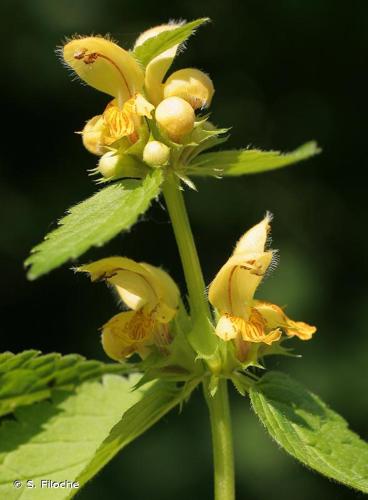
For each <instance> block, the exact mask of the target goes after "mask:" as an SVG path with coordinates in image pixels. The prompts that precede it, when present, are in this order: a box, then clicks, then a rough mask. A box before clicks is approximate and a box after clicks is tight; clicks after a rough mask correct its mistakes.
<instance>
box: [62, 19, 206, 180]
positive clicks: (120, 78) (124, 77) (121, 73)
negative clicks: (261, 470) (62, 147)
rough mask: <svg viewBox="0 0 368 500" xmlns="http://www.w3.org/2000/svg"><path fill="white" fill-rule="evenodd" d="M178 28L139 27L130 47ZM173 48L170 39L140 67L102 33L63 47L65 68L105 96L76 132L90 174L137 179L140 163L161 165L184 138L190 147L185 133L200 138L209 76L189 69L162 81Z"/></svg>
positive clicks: (132, 56)
mask: <svg viewBox="0 0 368 500" xmlns="http://www.w3.org/2000/svg"><path fill="white" fill-rule="evenodd" d="M178 26H180V24H175V23H171V24H164V25H161V26H156V27H155V28H151V29H149V30H147V31H145V32H144V33H142V34H141V35H140V36H139V37H138V39H137V41H136V43H135V46H134V51H135V50H136V49H139V47H141V46H142V45H143V44H144V43H145V42H146V41H147V40H149V39H151V38H153V37H156V36H157V35H158V34H160V33H162V32H165V31H170V30H173V29H176V28H177V27H178ZM178 49H179V45H175V46H173V47H171V48H169V49H168V50H165V51H163V52H162V53H160V54H159V55H157V56H156V57H154V58H152V59H151V60H150V61H149V63H148V64H147V65H146V66H145V67H144V68H143V67H142V65H141V64H139V62H138V61H137V59H136V57H135V52H134V51H133V52H130V51H127V50H125V49H123V48H121V47H120V46H119V45H117V44H116V43H114V42H113V41H111V40H110V39H108V38H103V37H79V38H75V39H72V40H70V41H68V42H67V43H66V44H65V45H64V47H63V58H64V61H65V63H66V64H67V65H68V67H70V68H71V69H72V70H73V71H74V72H75V73H76V74H77V75H78V76H79V77H80V78H81V79H82V80H83V81H84V82H86V83H87V84H88V85H91V86H92V87H94V88H96V89H97V90H100V91H102V92H104V93H106V94H108V95H110V96H111V97H112V98H113V99H112V100H111V101H110V102H109V103H108V104H107V106H106V108H105V110H104V111H103V113H102V114H101V115H97V116H94V117H93V118H91V119H90V120H89V121H88V122H87V123H86V125H85V127H84V128H83V130H82V140H83V144H84V146H85V147H86V149H87V150H88V151H90V152H91V153H93V154H95V155H98V156H100V160H99V162H98V167H97V169H96V170H95V172H98V173H99V174H100V175H102V177H103V178H105V179H109V180H111V179H115V178H118V177H143V176H144V175H145V174H146V173H147V166H148V167H162V166H166V165H168V164H169V163H170V159H171V152H172V150H173V149H176V150H177V149H178V148H179V149H180V148H182V149H184V148H185V146H186V145H187V144H189V143H190V144H191V146H192V147H193V140H194V141H195V139H194V137H192V135H196V136H197V138H198V137H199V138H200V139H202V137H201V134H200V131H201V129H205V128H206V125H205V123H206V120H207V118H206V117H205V118H203V117H200V116H199V115H198V113H200V112H201V110H204V109H206V108H208V106H209V105H210V103H211V100H212V97H213V94H214V87H213V84H212V81H211V79H210V78H209V76H208V75H206V74H205V73H203V72H202V71H200V70H198V69H196V68H186V69H181V70H178V71H175V72H174V73H172V74H171V75H170V76H169V77H168V78H166V80H165V77H166V74H167V72H168V70H169V68H170V66H171V64H172V62H173V60H174V58H175V56H176V55H177V52H178ZM198 132H199V134H198ZM194 143H195V142H194ZM198 143H199V142H198ZM132 163H133V164H134V165H132Z"/></svg>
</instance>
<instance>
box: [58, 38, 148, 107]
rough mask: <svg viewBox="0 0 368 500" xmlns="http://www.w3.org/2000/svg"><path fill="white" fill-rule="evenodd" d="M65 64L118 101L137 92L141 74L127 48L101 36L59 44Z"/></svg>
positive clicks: (88, 82) (141, 81) (140, 84)
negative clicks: (61, 45)
mask: <svg viewBox="0 0 368 500" xmlns="http://www.w3.org/2000/svg"><path fill="white" fill-rule="evenodd" d="M63 56H64V60H65V62H66V64H67V65H68V66H70V67H71V68H72V69H73V71H75V72H76V73H77V75H78V76H79V77H80V78H81V79H82V80H84V81H85V82H86V83H87V84H88V85H90V86H91V87H94V88H95V89H97V90H100V91H101V92H105V93H106V94H109V95H111V96H113V97H116V98H117V99H118V101H119V104H122V103H123V102H125V101H126V100H128V99H129V98H131V97H133V96H134V94H136V93H137V92H140V91H141V89H142V87H143V83H144V74H143V71H142V69H141V67H140V66H139V65H138V63H137V61H136V60H135V59H134V57H132V56H131V55H130V54H129V52H127V51H126V50H124V49H122V48H121V47H119V45H117V44H116V43H113V42H111V41H110V40H107V39H106V38H102V37H85V38H76V39H74V40H71V41H70V42H68V43H66V44H65V46H64V48H63Z"/></svg>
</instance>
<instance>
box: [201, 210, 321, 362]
mask: <svg viewBox="0 0 368 500" xmlns="http://www.w3.org/2000/svg"><path fill="white" fill-rule="evenodd" d="M270 221H271V217H270V215H268V214H267V215H266V217H265V218H264V219H263V220H262V221H261V222H260V223H259V224H257V225H256V226H254V227H252V228H251V229H250V230H249V231H247V232H246V233H245V234H244V235H243V236H242V238H241V239H240V240H239V242H238V243H237V245H236V247H235V250H234V252H233V254H232V256H231V257H230V258H229V260H228V261H227V262H226V263H225V265H224V266H222V268H221V269H220V271H219V272H218V274H217V276H216V277H215V279H214V280H213V282H212V283H211V285H210V287H209V301H210V302H211V304H212V305H213V306H214V307H215V308H216V309H217V310H218V311H219V313H220V319H219V321H218V323H217V326H216V334H217V335H218V336H219V337H220V338H222V339H223V340H234V342H235V346H236V351H237V355H238V357H239V358H240V359H241V360H244V359H245V357H246V354H247V350H248V348H249V342H255V343H259V342H263V343H265V344H268V345H270V344H272V343H273V342H276V341H278V340H280V338H281V336H282V333H283V332H285V334H286V335H287V336H288V337H293V336H297V337H299V338H300V339H302V340H308V339H310V338H311V337H312V335H313V334H314V333H315V331H316V328H315V327H314V326H310V325H308V324H306V323H303V322H300V321H293V320H291V319H289V318H288V317H287V316H286V314H285V313H284V311H283V310H282V309H281V308H280V307H279V306H276V305H274V304H270V303H268V302H263V301H259V300H255V299H254V294H255V291H256V289H257V287H258V285H259V284H260V283H261V281H262V279H263V277H264V275H265V273H266V271H267V269H269V267H270V265H271V263H272V261H273V260H274V256H275V252H274V251H273V250H266V244H267V239H268V234H269V231H270Z"/></svg>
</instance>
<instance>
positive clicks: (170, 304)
mask: <svg viewBox="0 0 368 500" xmlns="http://www.w3.org/2000/svg"><path fill="white" fill-rule="evenodd" d="M141 266H142V267H143V268H144V269H145V270H146V271H148V273H149V274H150V275H151V277H152V278H151V279H152V282H153V283H154V284H155V285H154V286H155V290H156V293H157V295H158V305H157V306H156V309H155V318H156V319H157V321H160V322H161V323H168V322H169V321H171V320H172V319H173V317H174V316H175V314H176V313H177V309H178V306H179V295H180V292H179V289H178V287H177V286H176V283H175V281H174V280H173V279H172V278H171V276H170V275H169V274H168V273H167V272H166V271H164V270H163V269H161V268H159V267H155V266H151V264H147V263H145V262H142V263H141Z"/></svg>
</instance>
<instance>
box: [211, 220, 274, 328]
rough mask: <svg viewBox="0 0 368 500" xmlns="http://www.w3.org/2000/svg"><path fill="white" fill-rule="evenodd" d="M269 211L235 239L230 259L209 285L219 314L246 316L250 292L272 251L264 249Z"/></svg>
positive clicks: (268, 226) (267, 231) (258, 282)
mask: <svg viewBox="0 0 368 500" xmlns="http://www.w3.org/2000/svg"><path fill="white" fill-rule="evenodd" d="M270 220H271V216H270V214H267V215H266V217H265V218H264V219H263V220H262V221H261V222H260V223H259V224H257V225H255V226H254V227H252V228H251V229H250V230H249V231H247V232H246V233H245V234H244V235H243V236H242V237H241V238H240V240H239V241H238V243H237V245H236V247H235V250H234V252H233V254H232V256H231V257H230V259H229V260H228V261H227V262H226V263H225V264H224V265H223V266H222V268H221V269H220V271H219V272H218V274H217V275H216V277H215V279H214V280H213V282H212V283H211V285H210V287H209V294H208V298H209V301H210V302H211V304H212V305H213V306H215V307H216V308H217V309H219V311H220V312H221V313H225V312H227V313H229V314H232V315H234V316H239V317H242V318H244V319H247V314H248V312H247V310H248V309H249V305H250V303H251V302H252V300H253V296H254V293H255V291H256V289H257V287H258V285H259V284H260V282H261V281H262V279H263V276H264V275H265V273H266V271H267V269H268V267H269V266H270V264H271V262H272V259H273V256H274V252H273V251H271V250H270V251H265V246H266V242H267V237H268V233H269V230H270Z"/></svg>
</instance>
